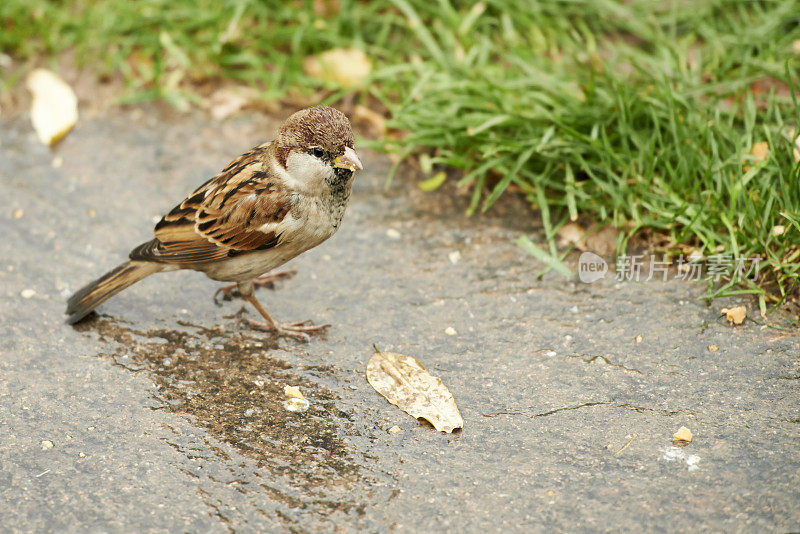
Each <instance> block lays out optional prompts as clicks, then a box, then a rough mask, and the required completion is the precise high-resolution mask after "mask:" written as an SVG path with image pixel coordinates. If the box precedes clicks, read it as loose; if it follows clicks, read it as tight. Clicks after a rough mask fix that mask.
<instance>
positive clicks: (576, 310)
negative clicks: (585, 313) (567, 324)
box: [569, 306, 578, 313]
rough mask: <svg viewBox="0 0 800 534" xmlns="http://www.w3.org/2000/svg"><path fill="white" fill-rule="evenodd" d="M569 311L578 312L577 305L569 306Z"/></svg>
mask: <svg viewBox="0 0 800 534" xmlns="http://www.w3.org/2000/svg"><path fill="white" fill-rule="evenodd" d="M569 312H570V313H578V307H577V306H573V307H571V308H570V309H569Z"/></svg>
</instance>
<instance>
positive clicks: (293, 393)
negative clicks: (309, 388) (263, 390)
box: [283, 386, 305, 399]
mask: <svg viewBox="0 0 800 534" xmlns="http://www.w3.org/2000/svg"><path fill="white" fill-rule="evenodd" d="M283 394H284V395H286V397H288V398H290V399H305V397H304V396H303V394H302V393H301V392H300V388H299V387H297V386H283Z"/></svg>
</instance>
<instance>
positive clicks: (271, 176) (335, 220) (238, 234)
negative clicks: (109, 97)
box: [66, 107, 363, 341]
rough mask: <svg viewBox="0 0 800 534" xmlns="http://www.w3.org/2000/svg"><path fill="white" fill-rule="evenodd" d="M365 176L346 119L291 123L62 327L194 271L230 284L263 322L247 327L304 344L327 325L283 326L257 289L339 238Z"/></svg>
mask: <svg viewBox="0 0 800 534" xmlns="http://www.w3.org/2000/svg"><path fill="white" fill-rule="evenodd" d="M362 169H363V166H362V165H361V161H360V160H359V159H358V155H357V154H356V152H355V147H354V140H353V130H352V128H351V127H350V121H348V120H347V117H346V116H345V115H344V114H343V113H342V112H340V111H338V110H336V109H334V108H331V107H312V108H307V109H303V110H300V111H298V112H296V113H294V114H293V115H291V116H290V117H289V118H288V119H286V121H285V122H284V123H283V124H282V125H281V126H280V128H279V129H278V132H277V135H276V136H275V139H274V140H273V141H270V142H266V143H264V144H261V145H258V146H257V147H255V148H253V149H252V150H250V151H249V152H246V153H245V154H243V155H241V156H239V157H238V158H236V159H234V160H233V161H232V162H231V163H230V164H229V165H228V166H227V167H225V169H223V171H222V172H220V173H219V174H217V175H216V176H214V177H213V178H211V179H210V180H208V181H207V182H206V183H204V184H203V185H201V186H200V187H198V188H197V189H196V190H195V191H194V192H193V193H192V194H191V195H189V196H188V197H187V198H186V199H184V200H183V202H181V203H180V204H178V205H177V206H176V207H175V208H174V209H173V210H172V211H170V212H169V213H167V214H166V215H165V216H164V217H163V218H162V219H161V220H160V221H159V222H158V224H156V226H155V229H154V234H155V238H154V239H152V240H150V241H148V242H146V243H143V244H141V245H139V246H138V247H136V248H134V249H133V250H132V251H131V253H130V256H129V260H128V261H126V262H125V263H123V264H121V265H119V266H118V267H117V268H115V269H113V270H112V271H110V272H108V273H106V274H104V275H103V276H101V277H100V278H98V279H97V280H95V281H94V282H91V283H90V284H88V285H87V286H85V287H84V288H82V289H81V290H79V291H78V292H76V293H75V294H74V295H72V297H70V298H69V300H68V302H67V311H66V313H67V315H68V318H67V323H69V324H73V323H76V322H78V321H80V320H81V319H83V318H84V317H86V316H87V315H88V314H89V313H91V312H92V310H94V309H95V308H96V307H97V306H98V305H99V304H101V303H102V302H105V301H106V300H107V299H109V298H110V297H112V296H114V295H116V294H117V293H119V292H120V291H122V290H123V289H125V288H127V287H129V286H131V285H132V284H135V283H136V282H138V281H140V280H142V279H144V278H146V277H147V276H150V275H151V274H154V273H158V272H162V271H175V270H178V269H192V270H195V271H200V272H203V273H205V274H206V275H207V276H208V277H209V278H211V279H212V280H218V281H223V282H234V283H235V287H236V288H237V289H238V291H239V293H240V295H241V297H242V298H243V299H244V300H245V301H247V302H249V303H250V304H252V306H253V307H254V308H255V309H256V311H258V313H259V314H260V315H261V316H262V317H263V318H264V321H263V322H261V321H252V320H249V321H248V322H249V323H250V324H251V325H252V326H254V327H256V328H260V329H264V330H271V331H274V332H275V333H277V334H278V335H281V336H289V337H294V338H297V339H301V340H306V341H307V340H308V338H309V337H308V336H309V334H316V333H320V332H323V331H324V330H325V328H327V327H328V326H329V325H323V326H315V325H314V324H313V323H311V321H303V322H294V323H288V324H280V323H278V322H276V321H275V320H274V319H273V318H272V317H271V316H270V314H269V313H267V310H266V309H264V307H263V306H262V305H261V303H260V302H259V301H258V300H256V297H255V295H254V289H255V286H256V285H261V284H260V283H259V282H260V281H261V280H262V278H260V277H262V275H264V273H267V272H268V271H271V270H272V269H275V268H277V267H279V266H281V265H283V264H284V263H286V262H287V261H289V260H291V259H292V258H294V257H296V256H298V255H299V254H302V253H303V252H305V251H307V250H309V249H311V248H314V247H316V246H317V245H319V244H320V243H322V242H323V241H325V240H326V239H328V238H329V237H331V236H332V235H333V234H334V233H335V232H336V230H337V229H338V228H339V225H340V224H341V222H342V217H343V216H344V212H345V208H346V207H347V201H348V199H349V198H350V192H351V190H352V185H353V176H354V174H355V171H357V170H362ZM232 287H234V285H233V284H232V285H231V286H229V287H228V288H226V289H229V288H232Z"/></svg>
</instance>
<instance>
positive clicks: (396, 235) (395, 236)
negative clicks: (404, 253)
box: [386, 228, 400, 239]
mask: <svg viewBox="0 0 800 534" xmlns="http://www.w3.org/2000/svg"><path fill="white" fill-rule="evenodd" d="M386 236H387V237H388V238H389V239H400V232H398V231H397V230H395V229H394V228H389V229H388V230H386Z"/></svg>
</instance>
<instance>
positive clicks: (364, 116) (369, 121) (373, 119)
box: [353, 104, 386, 138]
mask: <svg viewBox="0 0 800 534" xmlns="http://www.w3.org/2000/svg"><path fill="white" fill-rule="evenodd" d="M353 121H354V122H355V123H356V124H363V125H365V126H366V127H368V128H370V129H371V130H373V131H374V132H375V134H376V135H377V136H378V137H381V138H382V137H384V136H385V135H386V118H385V117H384V116H383V115H381V114H380V113H378V112H377V111H373V110H371V109H369V108H368V107H366V106H362V105H361V104H356V107H355V108H353Z"/></svg>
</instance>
